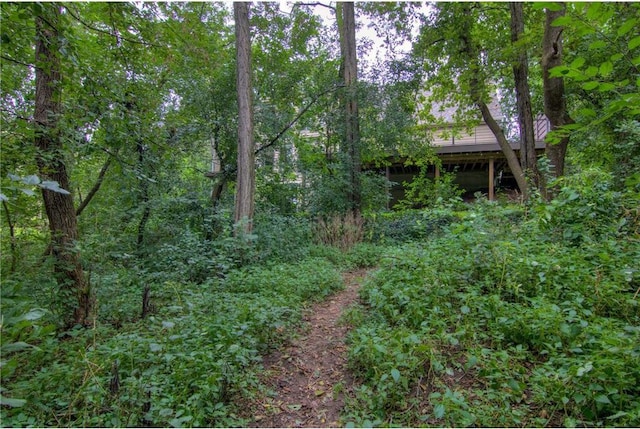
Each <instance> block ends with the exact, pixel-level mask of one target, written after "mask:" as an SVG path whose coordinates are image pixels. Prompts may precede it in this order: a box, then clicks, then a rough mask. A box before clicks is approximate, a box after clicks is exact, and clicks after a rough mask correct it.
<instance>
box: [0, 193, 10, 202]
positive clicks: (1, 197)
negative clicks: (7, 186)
mask: <svg viewBox="0 0 640 429" xmlns="http://www.w3.org/2000/svg"><path fill="white" fill-rule="evenodd" d="M0 201H9V198H7V196H6V195H5V194H2V193H0Z"/></svg>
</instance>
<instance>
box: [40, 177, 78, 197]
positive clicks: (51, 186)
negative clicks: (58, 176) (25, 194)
mask: <svg viewBox="0 0 640 429" xmlns="http://www.w3.org/2000/svg"><path fill="white" fill-rule="evenodd" d="M38 186H40V187H41V188H42V189H47V190H49V191H53V192H57V193H59V194H64V195H69V194H70V193H71V192H69V191H67V190H65V189H62V188H61V187H60V185H59V184H58V182H56V181H55V180H45V181H43V182H42V183H40V184H39V185H38Z"/></svg>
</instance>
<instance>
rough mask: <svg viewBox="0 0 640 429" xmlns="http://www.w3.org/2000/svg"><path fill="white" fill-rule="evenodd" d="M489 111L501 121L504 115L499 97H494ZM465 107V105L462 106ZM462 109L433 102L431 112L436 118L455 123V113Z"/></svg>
mask: <svg viewBox="0 0 640 429" xmlns="http://www.w3.org/2000/svg"><path fill="white" fill-rule="evenodd" d="M488 107H489V111H490V112H491V116H493V118H494V119H495V120H496V121H500V120H501V119H502V118H503V117H504V115H503V114H502V109H501V108H500V102H499V100H498V97H497V96H496V97H494V98H493V99H492V100H491V102H490V103H489V105H488ZM462 108H463V109H465V108H464V107H462ZM460 109H461V107H460V106H445V105H444V103H441V102H432V103H431V109H430V113H431V114H432V115H433V116H434V117H435V118H436V119H439V120H441V121H442V122H444V123H446V124H454V123H455V122H456V120H455V115H456V112H458V111H459V110H460ZM466 109H467V110H473V109H474V107H473V106H468V107H466Z"/></svg>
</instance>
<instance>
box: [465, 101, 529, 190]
mask: <svg viewBox="0 0 640 429" xmlns="http://www.w3.org/2000/svg"><path fill="white" fill-rule="evenodd" d="M476 105H477V106H478V108H479V109H480V112H481V113H482V118H483V119H484V121H485V122H486V124H487V126H488V127H489V129H490V130H491V132H493V135H494V136H495V137H496V140H497V141H498V144H499V145H500V149H501V150H502V153H503V154H504V157H505V158H506V159H507V165H508V166H509V169H510V170H511V172H512V173H513V176H514V177H515V179H516V183H517V184H518V187H519V188H520V192H522V196H523V198H524V199H527V198H528V195H529V185H528V183H527V179H526V177H525V175H524V171H522V167H521V166H520V161H518V156H517V155H516V153H515V151H514V150H513V148H512V147H511V146H510V145H509V142H508V141H507V138H506V137H505V135H504V132H503V131H502V128H500V124H498V123H497V122H496V120H495V119H494V118H493V116H492V115H491V111H490V110H489V107H488V106H487V104H486V103H485V102H484V101H482V100H478V101H476Z"/></svg>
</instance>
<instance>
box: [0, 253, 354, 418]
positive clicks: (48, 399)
mask: <svg viewBox="0 0 640 429" xmlns="http://www.w3.org/2000/svg"><path fill="white" fill-rule="evenodd" d="M145 280H146V281H145ZM95 281H96V283H97V284H99V285H100V289H99V290H100V292H99V293H98V300H99V301H98V306H99V309H100V310H99V315H98V322H97V323H96V325H95V326H94V327H93V328H92V329H82V328H78V329H75V330H72V331H68V332H64V333H61V334H56V331H55V329H54V326H53V325H50V324H49V325H47V323H46V322H45V321H44V320H45V319H46V316H45V317H42V316H43V314H45V313H46V310H44V309H41V310H37V309H34V310H32V311H31V312H27V313H26V315H27V316H26V317H25V316H24V314H23V315H22V320H20V317H19V316H15V317H14V318H13V319H11V320H9V319H7V317H5V322H7V321H8V322H10V323H9V326H7V323H5V325H4V326H3V347H4V344H5V343H12V344H18V343H24V344H29V346H25V347H23V348H22V349H20V350H18V349H15V350H4V349H3V356H2V359H3V365H2V389H3V391H2V394H3V397H4V398H5V401H6V403H10V406H4V407H2V425H3V426H110V427H111V426H117V427H123V426H149V425H151V426H164V427H167V426H243V425H244V424H246V422H245V421H243V420H242V419H240V418H239V417H238V415H239V414H238V411H239V409H238V407H239V405H238V404H241V403H242V402H243V401H246V400H247V399H249V398H250V397H251V396H252V395H254V394H256V392H257V391H258V386H259V381H258V374H259V372H260V363H261V356H263V355H264V354H266V353H267V352H268V351H269V350H271V349H273V348H275V347H277V346H279V345H281V344H283V343H284V342H286V341H288V340H290V339H291V336H292V335H293V332H295V329H294V328H296V327H298V326H299V325H300V323H301V312H302V309H303V308H304V306H306V305H308V304H309V303H311V302H313V301H316V300H321V299H323V298H324V297H325V296H327V295H328V294H330V293H332V292H333V291H336V290H338V289H340V288H341V287H343V283H342V279H341V277H340V273H339V270H338V269H336V267H335V266H334V265H333V264H332V263H331V262H329V261H328V260H327V259H325V258H314V257H309V258H306V259H303V260H302V261H300V262H297V263H291V264H273V265H271V266H266V267H257V266H252V267H248V268H244V269H236V270H231V271H229V272H228V273H227V275H226V276H225V277H224V278H218V277H212V278H209V279H208V280H206V281H204V282H202V283H194V282H184V281H183V282H177V281H175V280H164V281H161V282H155V283H153V282H151V281H149V277H147V278H146V279H145V278H139V279H138V278H135V277H132V275H131V272H130V271H121V272H114V273H110V274H109V275H103V276H101V277H100V278H99V279H96V280H95ZM14 286H15V287H16V288H17V287H18V286H19V285H17V284H14ZM144 286H149V287H150V297H151V298H150V314H149V315H148V316H147V317H145V318H144V319H142V318H141V317H140V316H141V314H140V312H141V301H142V300H141V294H142V290H143V289H144ZM3 289H4V285H3ZM5 292H6V293H5ZM14 295H15V297H14V299H16V300H17V299H18V298H16V297H19V296H20V294H18V293H17V292H16V293H15V294H14ZM3 296H6V297H7V299H11V298H10V297H9V295H8V291H5V290H3ZM16 303H18V302H17V301H16ZM6 304H7V302H6V301H5V302H4V303H3V313H4V312H5V308H6Z"/></svg>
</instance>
